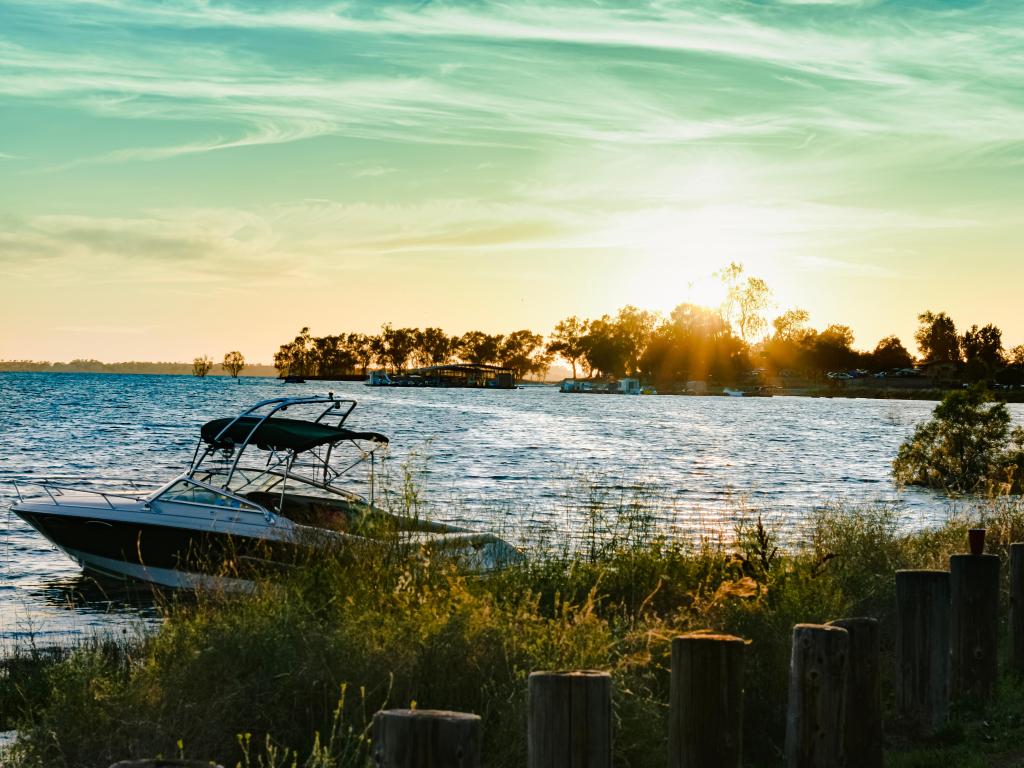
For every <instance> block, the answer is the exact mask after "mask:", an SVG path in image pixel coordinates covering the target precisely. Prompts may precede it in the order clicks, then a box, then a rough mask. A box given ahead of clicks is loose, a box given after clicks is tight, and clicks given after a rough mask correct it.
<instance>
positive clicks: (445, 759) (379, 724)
mask: <svg viewBox="0 0 1024 768" xmlns="http://www.w3.org/2000/svg"><path fill="white" fill-rule="evenodd" d="M480 740H481V734H480V718H479V717H478V716H477V715H470V714H466V713H465V712H446V711H441V710H433V709H386V710H383V711H381V712H378V713H377V714H375V715H374V716H373V764H374V766H375V768H480Z"/></svg>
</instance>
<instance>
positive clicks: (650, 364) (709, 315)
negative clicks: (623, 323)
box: [641, 304, 749, 384]
mask: <svg viewBox="0 0 1024 768" xmlns="http://www.w3.org/2000/svg"><path fill="white" fill-rule="evenodd" d="M747 368H749V360H748V359H747V355H746V346H745V345H744V344H743V342H742V340H740V339H739V338H737V337H736V336H734V335H733V333H732V329H731V328H730V326H729V324H728V323H727V322H726V321H725V319H724V318H723V317H722V315H721V313H720V312H719V311H718V310H715V309H709V308H708V307H701V306H698V305H696V304H680V305H679V306H678V307H676V308H675V309H673V310H672V313H671V315H670V316H669V318H668V320H665V321H663V322H662V323H661V325H659V326H658V328H657V329H655V331H654V333H653V335H652V336H651V341H650V343H649V344H648V345H647V349H646V350H645V351H644V355H643V357H642V358H641V370H642V371H643V372H644V374H645V375H647V376H649V377H650V378H652V379H654V380H655V381H657V382H661V383H662V384H669V383H671V382H676V381H691V380H697V381H707V380H714V381H721V382H732V381H735V380H736V379H737V378H738V376H739V374H740V373H741V372H742V371H743V370H746V369H747Z"/></svg>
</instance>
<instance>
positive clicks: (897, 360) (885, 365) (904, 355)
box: [868, 336, 914, 371]
mask: <svg viewBox="0 0 1024 768" xmlns="http://www.w3.org/2000/svg"><path fill="white" fill-rule="evenodd" d="M913 364H914V358H913V357H912V356H911V354H910V352H908V351H907V348H906V347H904V346H903V342H902V341H900V340H899V339H898V338H897V337H896V336H886V337H885V338H884V339H882V340H881V341H879V342H878V344H876V345H875V351H874V352H872V353H871V354H870V356H869V357H868V365H869V367H870V368H871V370H873V371H891V370H893V369H896V368H909V367H910V366H912V365H913Z"/></svg>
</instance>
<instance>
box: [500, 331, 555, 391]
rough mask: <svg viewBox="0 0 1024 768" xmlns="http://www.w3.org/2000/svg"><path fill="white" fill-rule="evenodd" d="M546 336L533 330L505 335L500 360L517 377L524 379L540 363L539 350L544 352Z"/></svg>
mask: <svg viewBox="0 0 1024 768" xmlns="http://www.w3.org/2000/svg"><path fill="white" fill-rule="evenodd" d="M543 348H544V337H543V336H541V335H540V334H539V333H534V332H533V331H527V330H522V331H513V332H512V333H510V334H508V335H507V336H505V338H504V339H502V341H501V345H500V346H499V348H498V360H499V362H500V363H501V364H502V365H503V366H505V367H506V368H508V369H510V370H511V371H512V375H513V376H515V378H516V379H517V380H518V379H522V378H524V377H525V376H526V374H528V373H532V372H533V371H535V370H536V369H537V367H538V365H539V364H540V361H538V359H537V353H538V351H541V352H543Z"/></svg>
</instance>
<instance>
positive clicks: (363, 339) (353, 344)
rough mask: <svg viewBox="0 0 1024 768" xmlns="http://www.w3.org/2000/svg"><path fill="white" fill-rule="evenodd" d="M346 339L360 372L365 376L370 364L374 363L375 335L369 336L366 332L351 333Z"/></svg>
mask: <svg viewBox="0 0 1024 768" xmlns="http://www.w3.org/2000/svg"><path fill="white" fill-rule="evenodd" d="M346 340H347V342H348V348H349V350H350V351H351V352H352V356H353V357H354V358H355V361H356V365H358V366H359V373H360V374H361V375H363V376H365V375H366V374H367V371H369V369H370V366H371V365H373V349H374V343H373V337H372V336H367V335H366V334H365V333H350V334H349V335H348V336H347V337H346Z"/></svg>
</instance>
